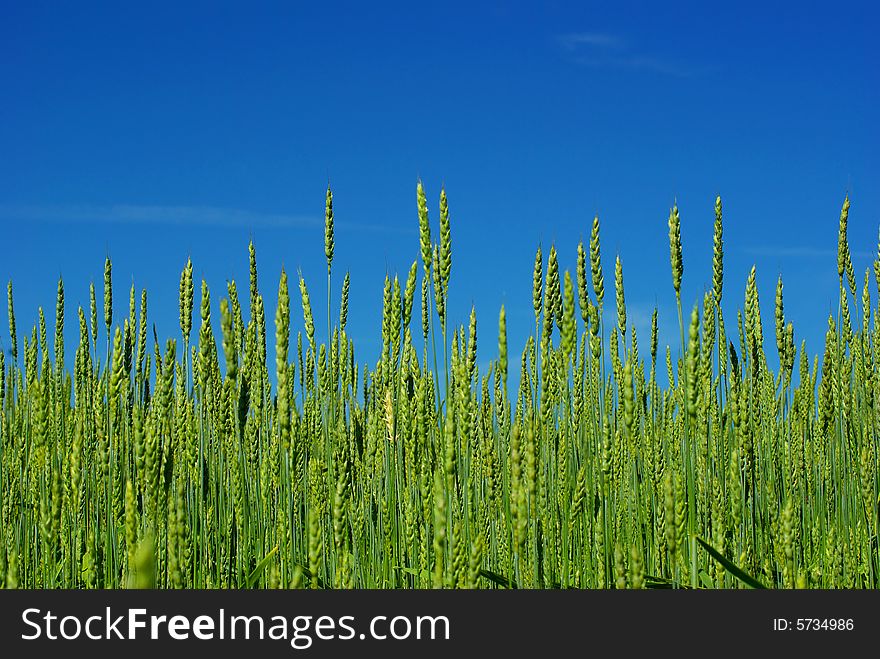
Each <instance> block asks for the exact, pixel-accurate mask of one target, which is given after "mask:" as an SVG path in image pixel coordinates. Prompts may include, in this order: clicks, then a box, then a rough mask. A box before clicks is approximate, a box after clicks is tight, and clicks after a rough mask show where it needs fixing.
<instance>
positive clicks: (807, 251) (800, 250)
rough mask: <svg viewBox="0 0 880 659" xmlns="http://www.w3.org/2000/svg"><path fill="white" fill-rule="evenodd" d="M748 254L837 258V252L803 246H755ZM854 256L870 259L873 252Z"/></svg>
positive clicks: (854, 253) (853, 253) (856, 253)
mask: <svg viewBox="0 0 880 659" xmlns="http://www.w3.org/2000/svg"><path fill="white" fill-rule="evenodd" d="M745 252H746V254H750V255H752V256H764V257H775V258H821V259H827V258H834V259H836V258H837V250H836V249H834V250H832V249H827V248H824V247H807V246H803V245H792V246H777V245H755V246H752V247H747V248H746V249H745ZM851 253H852V255H853V256H856V257H858V258H870V257H871V256H872V254H871V252H868V251H853V252H851Z"/></svg>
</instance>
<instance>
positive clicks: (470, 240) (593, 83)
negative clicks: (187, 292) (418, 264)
mask: <svg viewBox="0 0 880 659" xmlns="http://www.w3.org/2000/svg"><path fill="white" fill-rule="evenodd" d="M611 5H612V3H593V2H576V3H563V2H548V3H534V4H533V5H531V6H524V3H506V2H491V3H474V2H468V3H452V2H448V3H443V4H442V5H441V4H431V5H428V4H420V3H401V4H398V5H395V4H393V3H379V4H378V5H365V4H363V3H348V4H342V3H330V2H326V3H237V4H235V3H218V2H211V3H197V2H186V3H160V2H156V3H149V4H148V5H143V6H135V5H134V4H133V3H126V4H124V5H123V4H120V3H89V2H80V3H57V2H48V3H47V2H29V3H14V4H13V3H3V19H2V20H0V88H2V90H3V101H2V102H0V154H2V156H0V223H2V226H3V229H4V231H3V243H4V247H5V249H4V258H3V260H2V264H0V277H3V278H4V280H6V279H9V278H11V279H12V280H13V281H14V286H15V294H16V311H17V316H18V332H19V341H21V339H22V337H23V335H24V334H25V332H27V331H28V330H29V328H30V327H31V325H32V324H33V323H34V322H36V317H37V315H36V314H37V307H38V306H39V305H43V306H44V308H45V309H46V311H47V315H48V316H49V318H50V319H51V318H52V317H53V315H54V299H55V289H56V284H57V279H58V276H59V275H62V276H63V277H64V281H65V289H66V300H67V318H68V332H67V337H68V338H67V342H66V343H67V352H68V357H71V356H72V354H73V350H74V347H73V346H75V344H76V336H77V330H76V324H75V322H72V321H73V319H75V314H76V306H77V305H78V304H82V305H83V306H84V307H86V308H87V306H88V284H89V282H90V281H95V282H96V283H97V284H98V285H99V286H100V282H101V276H102V269H103V261H104V257H105V255H107V254H108V253H109V254H110V255H111V257H112V259H113V263H114V276H115V279H114V281H115V290H114V298H115V300H116V301H117V306H116V317H117V318H118V319H119V321H120V322H121V320H122V318H123V317H124V316H125V315H126V314H127V305H128V289H129V287H130V285H131V283H132V281H134V283H135V285H136V286H137V288H138V291H140V289H141V288H143V287H146V288H147V290H148V295H149V308H150V315H151V318H152V320H153V321H154V322H155V323H156V324H157V327H158V330H159V334H160V337H163V338H164V337H168V336H175V337H176V336H177V335H178V334H179V331H178V322H177V286H178V280H179V275H180V270H181V268H182V266H183V264H184V263H185V261H186V259H187V256H190V255H191V256H192V259H193V262H194V268H195V274H196V276H197V277H198V278H202V277H204V278H205V279H206V280H207V281H208V283H209V285H210V287H211V289H212V292H213V299H214V302H215V315H216V314H217V312H216V308H217V307H216V302H217V300H218V296H219V295H221V294H225V292H224V291H225V283H226V281H227V279H230V278H235V279H236V280H237V281H238V282H239V287H240V289H241V290H242V291H244V290H246V281H247V242H248V240H249V239H250V238H251V237H252V238H253V239H254V241H255V243H256V246H257V253H258V260H259V266H260V277H261V281H260V287H261V290H262V292H263V294H264V296H265V298H266V303H267V308H268V309H269V314H270V315H269V317H270V318H272V317H273V315H274V306H275V303H276V293H277V284H278V276H279V273H280V269H281V266H282V264H283V265H284V266H285V267H286V268H287V269H288V271H289V272H291V273H295V272H296V271H297V270H298V269H301V270H302V272H303V274H304V276H305V277H306V280H307V282H308V283H309V286H310V289H311V296H312V300H313V303H316V302H315V301H321V300H324V299H325V295H326V287H325V273H326V270H325V263H324V255H323V204H324V191H325V188H326V185H327V181H328V180H330V181H331V182H332V186H333V190H334V198H335V210H336V221H337V233H336V245H337V247H336V261H335V264H334V268H335V272H336V273H339V275H338V276H337V277H336V278H335V281H334V291H333V298H334V302H333V304H334V310H335V308H336V306H337V304H338V302H337V300H338V293H339V285H340V283H341V279H342V273H343V272H344V271H345V270H350V271H351V273H352V304H351V311H350V316H349V317H350V321H349V323H350V333H351V335H352V336H353V337H354V339H355V341H356V345H357V346H358V350H359V354H358V358H359V361H360V362H361V363H363V362H365V361H369V362H370V363H374V361H375V358H376V356H377V354H378V345H379V341H378V338H379V328H380V311H381V298H382V283H383V279H384V276H385V274H386V272H390V273H395V272H397V273H400V274H401V276H402V277H405V273H406V271H407V269H408V267H409V264H410V263H411V262H412V261H413V260H414V259H416V258H417V257H418V254H419V252H418V234H417V216H416V203H415V185H416V181H417V180H418V179H419V178H421V179H422V180H423V181H424V183H425V186H426V189H427V192H428V195H429V201H430V208H431V212H432V220H433V222H434V223H435V224H434V226H435V231H436V221H437V216H438V213H437V200H438V195H439V191H440V186H441V185H445V186H446V190H447V193H448V195H449V205H450V211H451V217H452V229H453V267H452V283H451V297H450V305H451V308H450V311H451V315H452V319H453V321H454V322H466V321H467V315H468V313H469V310H470V306H471V304H475V305H476V307H477V311H478V324H479V336H480V340H479V344H480V361H481V362H482V363H484V364H485V363H486V362H487V361H488V360H489V359H491V358H492V357H494V354H495V349H496V347H495V346H496V345H497V342H496V337H497V318H498V310H499V307H500V305H501V304H502V303H504V304H505V305H506V308H507V310H508V325H509V332H510V341H511V348H512V354H513V355H514V356H515V355H517V354H518V353H519V351H520V350H521V348H522V346H523V345H524V341H525V337H526V335H527V333H528V332H529V330H530V329H533V327H534V325H533V316H532V310H531V272H532V264H533V260H534V253H535V249H536V247H537V246H538V244H542V245H543V247H544V251H545V255H546V253H547V250H548V248H549V246H550V244H551V243H555V244H556V246H557V248H558V250H559V252H560V264H561V266H562V267H563V268H569V269H572V271H573V270H574V267H575V258H576V248H577V242H578V240H579V239H581V238H584V239H585V240H586V239H587V238H588V235H589V233H588V232H589V227H590V222H591V220H592V217H593V215H594V214H596V213H598V214H599V216H600V220H601V223H602V244H603V256H604V259H605V261H604V263H605V269H606V280H607V281H608V284H609V286H610V282H611V281H612V280H613V263H614V257H615V255H616V254H619V255H620V257H621V260H622V262H623V268H624V278H625V284H626V295H627V301H628V303H629V304H630V305H631V309H630V319H631V321H633V322H635V323H636V325H637V328H638V330H639V331H640V334H641V337H642V342H643V345H645V346H647V327H648V322H649V319H650V313H651V309H652V308H653V307H654V305H655V304H656V305H658V307H659V309H660V318H661V326H662V328H663V333H662V335H661V338H662V339H663V340H665V341H669V342H671V343H672V344H673V347H674V346H675V343H676V341H677V336H678V330H677V321H676V319H675V314H674V296H673V291H672V285H671V276H670V273H669V261H668V259H669V249H668V239H667V225H666V219H667V216H668V212H669V207H670V205H671V204H672V203H673V201H674V200H676V199H677V200H678V204H679V207H680V209H681V216H682V228H683V240H684V263H685V274H684V290H683V293H684V296H683V297H684V301H685V307H686V308H689V307H690V306H691V304H693V303H694V302H696V301H697V300H699V299H701V298H702V293H703V291H704V290H705V288H706V287H707V286H708V285H709V284H710V268H711V236H712V221H713V202H714V199H715V195H716V194H721V195H722V197H723V200H724V209H725V254H726V263H725V267H726V269H725V305H724V306H725V311H726V313H727V315H728V323H729V324H730V327H731V329H732V327H733V323H734V322H735V316H734V315H733V314H734V313H735V309H737V308H739V307H741V305H742V296H743V290H744V286H745V279H746V275H747V274H748V271H749V269H750V268H751V266H752V264H753V263H754V264H756V265H757V268H758V282H759V286H760V293H761V301H762V308H763V315H764V319H765V323H766V328H767V329H766V330H765V336H768V337H772V325H771V324H770V323H772V301H773V292H774V286H775V282H776V278H777V276H778V274H779V273H780V272H781V273H782V274H783V278H784V282H785V304H786V312H787V315H788V317H789V318H790V319H791V320H793V321H794V323H795V333H796V340H797V341H798V343H799V342H800V339H806V340H807V341H808V347H809V348H810V349H811V352H815V351H817V350H821V343H820V342H821V338H822V334H823V330H824V327H825V319H826V317H827V313H828V312H829V311H831V310H832V309H836V295H837V276H836V275H837V273H836V238H837V223H838V215H839V211H840V206H841V204H842V202H843V198H844V195H845V194H846V193H847V192H848V193H849V194H850V195H851V198H852V209H851V213H850V240H851V245H852V249H853V251H854V262H855V266H856V271H857V272H858V273H863V272H864V269H865V267H867V266H868V265H869V264H870V263H871V261H872V259H873V258H874V255H875V254H876V249H877V236H878V226H880V190H878V185H877V184H878V182H880V156H878V153H880V148H878V147H880V131H878V125H877V116H878V107H880V103H878V101H880V92H878V90H880V79H878V78H880V75H878V67H877V66H876V62H877V61H880V48H878V46H877V45H876V41H874V40H873V38H872V37H873V35H872V31H873V26H876V24H877V19H878V17H880V15H878V10H877V9H876V8H875V7H873V6H872V5H871V4H870V3H840V2H838V3H812V2H802V3H798V4H797V5H795V4H794V3H775V2H766V1H765V2H761V3H754V4H752V3H730V5H729V6H727V7H721V8H718V7H715V6H714V3H712V6H710V3H613V5H614V6H613V7H612V6H611ZM435 235H436V234H435ZM859 279H860V280H861V274H859ZM610 290H611V289H610V288H609V291H610ZM872 291H873V292H874V293H876V288H875V286H874V285H873V284H872ZM875 299H876V296H875ZM316 304H319V306H318V308H319V309H320V310H321V311H320V312H318V313H317V319H318V320H319V321H320V320H321V319H323V318H324V311H323V304H322V303H316ZM609 307H610V308H611V310H613V304H612V305H609ZM4 317H5V314H4ZM293 317H294V319H295V323H294V330H295V331H296V330H297V329H300V328H301V327H302V321H301V315H300V313H299V308H298V307H296V306H295V307H294V316H293ZM416 317H418V316H416ZM2 324H3V326H4V331H3V333H2V334H3V341H4V346H5V347H6V348H8V341H9V339H8V333H7V332H6V330H5V321H4V322H3V323H2ZM318 331H319V332H324V331H325V330H324V324H323V322H319V324H318ZM418 333H419V332H418V329H416V331H415V334H416V335H418ZM50 334H51V331H50ZM768 343H769V345H768V347H769V346H770V345H772V342H770V341H769V340H768ZM511 370H512V371H514V372H516V371H517V370H518V369H516V368H511Z"/></svg>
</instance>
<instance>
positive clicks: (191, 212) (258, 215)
mask: <svg viewBox="0 0 880 659" xmlns="http://www.w3.org/2000/svg"><path fill="white" fill-rule="evenodd" d="M0 221H4V222H45V223H58V224H70V223H77V224H118V225H125V224H171V225H193V226H210V227H246V228H254V229H256V228H296V227H320V226H323V223H324V219H323V218H322V217H317V216H311V215H293V214H283V213H263V212H259V211H252V210H246V209H240V208H223V207H218V206H152V205H136V204H116V205H112V206H96V205H87V204H61V205H45V204H0ZM336 227H337V228H338V229H340V230H345V231H349V230H351V231H368V232H377V233H414V232H415V230H414V229H412V230H410V231H407V230H405V229H401V228H399V227H392V226H388V225H382V224H367V223H358V222H338V221H337V222H336Z"/></svg>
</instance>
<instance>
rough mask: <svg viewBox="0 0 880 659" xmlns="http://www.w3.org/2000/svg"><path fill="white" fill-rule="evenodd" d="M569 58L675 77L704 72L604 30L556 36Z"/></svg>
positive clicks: (607, 66)
mask: <svg viewBox="0 0 880 659" xmlns="http://www.w3.org/2000/svg"><path fill="white" fill-rule="evenodd" d="M556 40H557V43H558V44H559V47H560V48H561V50H562V51H563V53H565V55H566V57H568V58H569V59H571V61H573V62H575V63H576V64H580V65H581V66H589V67H593V68H602V69H626V70H631V71H651V72H654V73H659V74H662V75H669V76H675V77H681V78H684V77H690V76H693V75H697V74H699V73H702V72H703V71H704V69H703V68H698V67H695V66H693V65H688V64H685V63H684V62H680V61H677V60H674V59H672V58H669V57H664V56H660V55H656V54H651V53H644V52H640V50H639V49H638V48H636V47H635V46H633V45H632V44H631V43H630V42H628V41H627V40H626V39H624V38H622V37H620V36H618V35H615V34H610V33H605V32H574V33H569V34H562V35H559V36H558V37H557V39H556Z"/></svg>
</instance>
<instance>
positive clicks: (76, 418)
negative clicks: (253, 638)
mask: <svg viewBox="0 0 880 659" xmlns="http://www.w3.org/2000/svg"><path fill="white" fill-rule="evenodd" d="M416 201H417V207H416V211H417V215H418V222H419V249H418V251H417V252H415V253H414V255H415V256H416V259H415V260H414V261H413V262H412V265H411V267H410V268H409V269H408V270H407V271H403V272H402V273H401V275H400V276H393V277H388V278H386V280H385V283H384V290H383V300H384V304H383V312H382V324H381V337H382V342H381V345H382V348H381V354H380V355H379V356H378V357H377V356H376V355H368V356H366V357H367V358H368V359H369V360H370V361H369V362H363V361H359V358H361V359H363V358H364V357H365V356H364V355H356V352H355V346H354V344H353V342H352V341H351V339H350V338H349V336H348V335H347V333H346V327H347V320H348V298H349V288H350V280H349V277H348V275H344V276H340V266H339V264H338V263H336V262H334V230H333V197H332V193H331V191H330V190H329V189H328V190H327V197H326V217H325V220H326V222H325V240H324V252H325V256H326V263H327V280H326V285H327V300H326V305H327V306H326V310H325V309H322V308H321V306H322V304H323V300H322V301H321V302H318V301H317V300H316V298H312V297H310V295H309V287H308V286H307V283H306V282H305V281H304V280H303V278H302V277H301V276H299V277H297V278H296V279H295V280H293V281H291V280H290V278H289V277H288V274H287V273H285V272H282V274H281V277H280V281H278V282H277V286H278V306H277V308H276V309H266V308H265V307H264V304H263V298H262V297H261V294H260V289H259V286H258V277H257V258H256V250H255V247H254V245H253V243H252V244H251V245H250V246H249V252H248V256H249V260H250V261H249V262H250V281H249V288H248V289H247V290H246V291H242V292H241V293H240V292H239V290H238V288H237V286H236V283H235V282H234V281H232V282H230V283H229V284H228V286H227V288H226V290H224V291H222V292H220V293H219V294H218V293H217V291H211V290H209V288H208V285H207V283H206V282H204V281H202V282H201V283H197V282H194V281H193V265H192V262H191V261H188V262H187V263H186V265H185V266H184V268H183V270H182V273H181V277H180V289H179V301H180V326H179V328H169V327H165V328H161V329H162V330H163V332H165V334H166V337H167V338H165V339H160V338H159V336H158V333H157V332H156V331H155V330H154V331H153V332H148V327H149V326H150V325H151V321H150V319H149V317H148V313H147V299H148V297H147V291H145V290H144V291H141V292H140V293H138V292H137V290H136V289H135V287H134V286H132V289H131V294H130V299H129V300H128V305H127V306H128V309H127V311H128V313H127V315H124V314H125V310H124V307H125V305H124V304H123V305H121V307H120V305H119V304H118V301H117V306H116V307H114V300H113V299H112V277H113V272H112V263H111V260H110V259H109V258H108V259H107V261H106V264H105V270H104V282H103V284H104V285H103V299H101V291H100V285H99V290H98V291H96V290H95V287H94V286H92V288H91V290H90V305H89V309H82V308H80V309H78V310H77V316H76V317H75V318H74V319H73V322H78V324H79V330H80V332H79V334H80V336H79V345H78V346H77V347H76V353H75V360H74V361H73V363H72V370H71V369H70V366H71V364H67V363H65V361H64V348H63V326H64V322H65V320H67V321H68V322H70V319H69V318H68V319H65V311H66V308H65V305H64V286H65V284H64V283H63V282H62V281H59V282H58V294H57V300H56V307H55V322H54V328H52V329H53V330H54V337H53V341H52V343H51V344H50V342H49V337H48V335H47V334H48V331H49V330H48V329H47V320H46V318H45V315H44V313H43V310H42V309H40V310H39V314H38V318H37V322H36V323H35V324H34V325H33V326H32V328H31V329H30V332H29V333H26V334H24V336H23V340H22V341H21V342H19V337H18V336H17V335H16V316H15V310H14V297H13V282H10V283H9V286H8V309H9V328H8V330H9V336H10V338H11V345H12V350H11V355H5V356H4V355H3V354H0V403H2V404H0V515H2V519H0V585H3V586H5V587H7V588H16V587H19V588H127V587H146V588H150V587H158V588H745V587H768V588H876V587H877V586H878V585H880V574H878V573H880V553H878V539H877V527H878V512H880V502H878V455H877V454H878V439H877V437H878V434H877V433H878V427H880V316H878V314H880V310H878V309H877V308H876V307H875V308H872V306H871V291H870V289H871V288H872V287H874V286H877V289H878V293H880V254H878V260H876V261H875V262H874V271H873V273H870V272H869V271H866V272H865V275H864V282H863V284H862V285H861V286H860V285H859V282H857V280H856V275H855V272H854V269H853V265H852V260H851V256H850V249H849V245H848V241H847V220H848V213H849V199H848V198H847V199H846V200H845V201H844V204H843V208H842V211H841V215H840V234H839V236H840V237H839V243H838V275H839V284H840V297H839V306H838V312H837V314H836V315H835V316H831V317H829V318H828V329H827V333H826V335H825V344H824V349H823V351H822V353H821V354H815V355H810V354H807V351H806V348H805V345H804V344H803V342H801V343H800V345H798V341H797V340H796V333H795V330H794V328H793V325H792V323H790V322H787V321H786V318H785V312H784V305H783V283H782V279H781V278H780V279H779V281H778V284H777V286H776V289H775V293H774V294H775V315H774V318H772V319H770V322H769V323H767V324H766V325H765V323H764V322H763V320H762V318H761V315H760V311H759V303H758V302H759V291H758V287H757V284H756V272H755V269H754V268H753V269H752V271H751V274H750V276H749V277H748V280H747V281H746V282H745V294H744V297H743V298H741V299H742V300H743V303H742V310H741V311H739V312H737V314H736V317H728V318H725V317H723V314H722V313H721V301H722V293H724V294H725V295H728V296H730V295H732V293H730V292H728V287H726V286H725V282H724V271H723V259H724V254H723V252H724V249H723V225H722V207H721V199H720V198H719V199H718V200H717V201H716V206H715V218H716V219H715V226H714V243H713V246H712V250H713V266H712V281H711V282H709V283H708V286H707V289H706V290H707V292H706V294H705V296H704V297H703V298H702V299H700V300H697V301H696V304H692V301H689V300H683V299H682V295H681V284H682V278H683V277H684V276H687V275H686V273H687V268H686V265H687V260H688V259H687V254H686V250H685V249H684V248H683V246H682V241H681V229H680V227H681V219H680V216H679V212H678V209H677V208H672V209H671V210H670V212H669V220H668V228H669V248H670V252H669V253H670V270H671V284H672V286H671V288H668V287H667V288H665V289H663V290H658V291H657V293H658V294H662V295H669V296H672V295H674V296H675V303H676V308H677V310H678V318H679V324H678V328H677V329H678V332H677V336H678V338H679V342H678V344H677V345H672V346H660V345H658V332H659V329H658V320H657V312H656V310H655V312H654V315H653V318H652V326H651V333H650V336H637V335H636V330H635V327H634V326H633V325H632V324H630V323H628V320H627V306H626V301H625V295H624V285H623V266H622V264H621V261H620V259H619V258H618V259H617V260H616V262H615V263H614V264H613V265H612V266H609V264H608V263H607V261H606V259H605V258H604V255H603V253H602V250H601V247H600V233H601V231H600V224H599V220H598V218H596V219H595V220H594V221H593V223H592V226H591V227H588V229H589V230H590V235H589V240H588V241H587V244H583V243H582V244H579V245H577V246H573V245H566V246H564V249H565V250H566V253H567V254H569V255H570V256H572V257H574V256H575V250H576V257H577V267H576V271H575V272H574V273H570V272H568V271H565V272H560V266H559V256H558V253H557V250H556V247H555V246H553V247H551V248H550V250H549V253H548V254H546V255H545V254H543V253H542V251H541V250H540V249H538V251H537V254H536V257H535V263H534V280H533V289H532V291H531V297H532V301H533V306H534V321H535V324H534V328H533V330H534V331H533V334H531V335H530V336H529V338H528V340H527V342H526V344H525V345H521V346H509V345H508V341H507V318H506V315H505V310H504V308H503V307H501V308H500V310H498V313H497V319H498V321H497V324H496V323H494V322H493V323H491V326H485V325H481V327H480V333H479V336H480V339H479V340H480V342H481V344H484V347H482V348H481V351H482V352H483V354H490V353H491V354H492V355H493V359H492V361H491V364H490V366H489V367H488V369H486V370H484V371H481V370H480V369H479V368H478V364H477V322H476V313H475V311H474V312H472V313H471V316H470V320H469V323H467V324H466V325H462V326H456V325H454V324H453V323H451V322H450V319H449V317H448V314H447V302H448V300H449V297H450V296H451V295H457V292H456V290H455V287H454V286H452V285H451V282H452V270H453V268H452V253H453V250H452V229H453V227H452V226H451V221H450V213H449V208H448V205H447V199H446V195H445V193H442V192H441V195H440V203H439V226H433V227H432V222H431V218H430V216H429V210H428V201H427V197H426V194H425V191H424V189H423V187H422V185H421V184H419V185H418V186H417V195H416ZM689 247H690V246H689ZM706 247H707V248H708V246H706ZM318 248H319V247H318V245H315V249H318ZM560 249H562V246H560ZM456 250H457V251H456V254H463V256H461V257H459V258H468V257H469V256H468V254H467V249H466V247H459V246H457V247H456ZM545 256H546V258H545ZM242 257H243V258H244V257H245V253H244V250H242ZM612 267H613V280H612V278H611V275H610V272H611V268H612ZM606 273H609V280H608V284H609V290H608V291H607V293H608V295H607V296H606V289H605V284H606V280H605V275H606ZM872 279H873V283H872ZM77 285H80V284H79V283H77ZM272 285H273V286H274V285H275V284H274V283H273V284H272ZM320 285H321V287H323V282H321V283H320ZM197 287H198V288H199V294H198V298H197V297H196V288H197ZM291 289H292V292H293V299H291ZM315 290H319V289H318V288H317V287H316V288H315ZM739 290H740V291H741V290H742V289H739ZM334 293H335V295H334ZM465 293H466V291H465ZM522 295H523V296H528V295H529V291H528V290H523V291H522ZM736 295H737V296H740V295H742V293H740V292H739V291H738V292H737V293H736ZM245 296H246V297H247V299H246V300H244V302H245V304H243V300H242V298H243V297H245ZM525 299H527V298H525ZM196 304H198V307H196V306H195V305H196ZM243 309H247V313H245V311H244V310H243ZM606 310H607V311H608V313H606ZM325 312H326V318H327V327H332V331H330V332H328V335H327V336H318V335H316V331H315V316H314V314H322V315H323V314H324V313H325ZM495 313H496V312H495V311H494V310H493V311H491V316H492V317H493V318H494V317H496V316H495ZM218 317H219V327H220V328H221V331H220V335H219V336H215V333H214V332H215V324H212V318H214V319H216V318H218ZM485 317H488V316H485ZM194 318H195V322H196V325H194ZM377 329H378V328H377ZM529 329H530V331H531V329H532V328H529ZM765 331H767V332H769V333H771V336H769V337H768V338H767V340H766V341H765V339H764V333H765ZM496 341H497V348H495V342H496ZM489 345H491V346H492V350H491V351H490V353H487V348H486V347H485V346H489ZM19 348H21V349H20V350H19ZM774 351H775V352H774ZM101 354H104V355H109V357H108V358H106V359H105V360H104V362H102V361H101V359H100V357H99V355H101ZM776 364H778V368H777V369H776V370H774V365H776ZM658 371H659V372H660V376H659V377H658ZM516 373H518V374H519V375H518V377H513V376H512V375H511V374H513V375H515V374H516ZM511 381H516V382H517V383H518V384H517V386H516V387H512V386H511V387H509V383H510V382H511Z"/></svg>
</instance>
